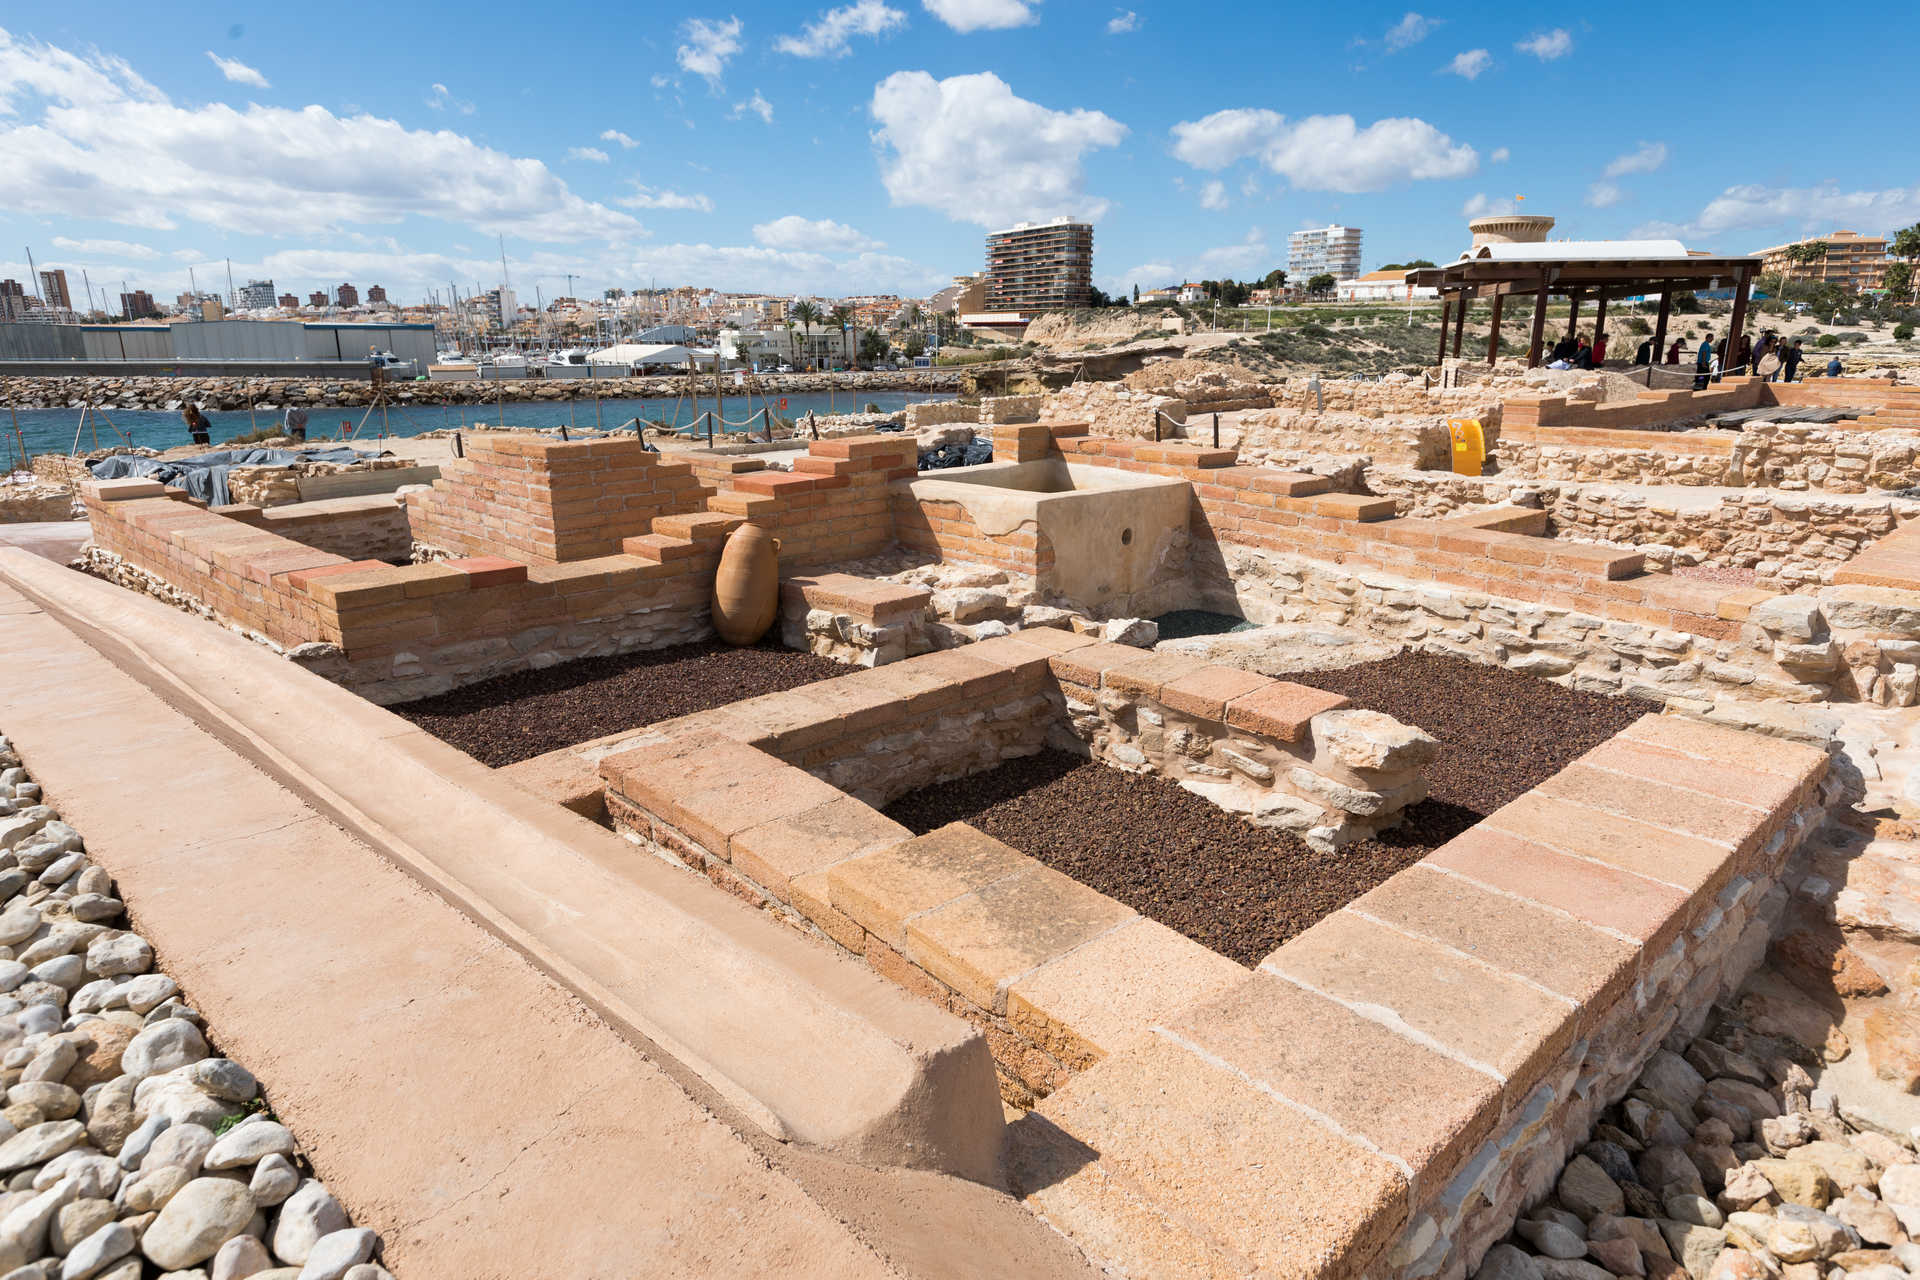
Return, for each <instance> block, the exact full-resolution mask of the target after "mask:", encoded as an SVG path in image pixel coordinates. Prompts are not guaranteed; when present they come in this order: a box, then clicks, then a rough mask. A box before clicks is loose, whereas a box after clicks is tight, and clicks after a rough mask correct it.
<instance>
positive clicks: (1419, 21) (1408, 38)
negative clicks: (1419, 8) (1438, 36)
mask: <svg viewBox="0 0 1920 1280" xmlns="http://www.w3.org/2000/svg"><path fill="white" fill-rule="evenodd" d="M1439 25H1440V19H1438V18H1425V17H1422V16H1420V15H1419V14H1417V13H1409V14H1407V16H1406V17H1404V18H1402V19H1400V21H1398V22H1396V23H1394V24H1393V25H1392V26H1391V27H1388V28H1387V34H1386V41H1387V52H1388V53H1398V52H1400V50H1402V49H1406V48H1410V47H1412V46H1413V45H1416V44H1419V43H1420V42H1421V41H1422V40H1425V39H1426V38H1427V37H1428V36H1430V35H1432V34H1433V32H1434V28H1436V27H1438V26H1439Z"/></svg>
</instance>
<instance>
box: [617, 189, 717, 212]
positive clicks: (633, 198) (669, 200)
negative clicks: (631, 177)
mask: <svg viewBox="0 0 1920 1280" xmlns="http://www.w3.org/2000/svg"><path fill="white" fill-rule="evenodd" d="M614 203H615V204H617V205H622V206H624V207H626V208H628V209H697V210H698V211H700V212H701V213H712V212H713V201H712V200H711V199H709V198H708V197H706V196H703V195H697V194H696V195H681V194H680V193H679V192H677V191H666V190H660V191H656V190H654V189H653V188H652V187H647V186H642V185H641V184H640V183H638V182H636V183H634V184H633V194H632V195H630V196H623V197H621V198H620V199H618V200H615V201H614Z"/></svg>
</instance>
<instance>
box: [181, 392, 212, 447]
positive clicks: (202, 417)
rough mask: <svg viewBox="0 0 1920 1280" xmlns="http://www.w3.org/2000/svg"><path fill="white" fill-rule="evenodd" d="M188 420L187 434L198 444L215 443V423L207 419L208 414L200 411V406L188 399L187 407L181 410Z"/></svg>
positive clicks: (182, 415) (184, 417)
mask: <svg viewBox="0 0 1920 1280" xmlns="http://www.w3.org/2000/svg"><path fill="white" fill-rule="evenodd" d="M180 416H181V418H182V419H184V420H185V421H186V424H187V436H188V438H190V439H191V440H192V441H193V442H194V443H195V444H197V445H203V446H204V445H209V444H212V443H213V424H212V423H210V422H208V421H207V415H206V414H204V413H201V412H200V406H199V405H197V404H194V403H193V402H192V401H188V403H187V406H186V408H184V409H182V410H181V411H180Z"/></svg>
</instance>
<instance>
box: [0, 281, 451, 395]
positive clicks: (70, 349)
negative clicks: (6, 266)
mask: <svg viewBox="0 0 1920 1280" xmlns="http://www.w3.org/2000/svg"><path fill="white" fill-rule="evenodd" d="M123 296H124V297H125V298H126V300H127V302H126V305H128V306H130V307H131V308H132V309H134V310H135V311H136V312H138V311H139V310H140V309H141V308H143V307H144V308H146V309H149V310H150V309H151V308H152V305H153V299H152V298H151V297H145V295H143V294H128V295H123ZM143 297H144V302H143V301H141V299H142V298H143ZM434 350H435V347H434V338H433V326H432V325H430V324H351V323H340V322H334V321H312V322H303V321H298V320H216V321H212V322H210V323H203V324H190V323H189V324H128V325H113V324H0V373H6V374H61V373H74V374H133V373H144V374H153V373H207V374H232V375H247V374H252V375H256V376H261V377H268V376H279V377H299V376H304V375H308V374H313V375H327V376H334V377H352V376H366V373H365V371H366V369H367V367H368V356H369V355H371V354H372V353H373V352H375V351H380V352H389V351H390V352H392V353H393V354H394V355H395V356H396V357H398V358H399V359H400V360H402V361H406V360H412V361H415V362H416V367H417V368H419V369H420V370H421V371H422V372H425V370H426V368H427V366H428V365H430V364H432V363H433V360H434ZM27 366H31V367H27Z"/></svg>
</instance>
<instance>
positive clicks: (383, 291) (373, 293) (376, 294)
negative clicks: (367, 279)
mask: <svg viewBox="0 0 1920 1280" xmlns="http://www.w3.org/2000/svg"><path fill="white" fill-rule="evenodd" d="M386 301H387V287H386V286H385V285H383V284H376V285H374V286H373V287H372V288H370V289H368V290H367V305H368V306H373V305H375V304H376V303H377V304H381V305H385V303H386Z"/></svg>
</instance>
